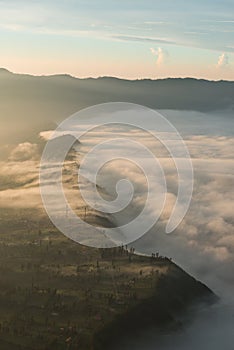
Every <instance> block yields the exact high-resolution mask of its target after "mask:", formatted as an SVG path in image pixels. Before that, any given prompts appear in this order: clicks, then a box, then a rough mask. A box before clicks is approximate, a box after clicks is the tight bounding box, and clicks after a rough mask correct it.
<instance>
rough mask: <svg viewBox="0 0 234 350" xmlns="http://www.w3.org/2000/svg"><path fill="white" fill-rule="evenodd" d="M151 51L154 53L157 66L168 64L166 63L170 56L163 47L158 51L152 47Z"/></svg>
mask: <svg viewBox="0 0 234 350" xmlns="http://www.w3.org/2000/svg"><path fill="white" fill-rule="evenodd" d="M150 51H151V52H152V54H153V55H154V56H156V64H157V66H161V65H162V64H164V63H166V61H167V60H168V58H169V54H168V52H167V50H165V49H162V48H161V47H159V48H158V49H157V50H155V49H154V48H152V47H151V48H150Z"/></svg>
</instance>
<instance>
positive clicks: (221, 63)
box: [216, 52, 229, 69]
mask: <svg viewBox="0 0 234 350" xmlns="http://www.w3.org/2000/svg"><path fill="white" fill-rule="evenodd" d="M228 65H229V57H228V55H227V54H226V53H225V52H223V53H222V54H221V55H220V56H219V59H218V63H217V64H216V68H218V69H219V68H224V67H227V66H228Z"/></svg>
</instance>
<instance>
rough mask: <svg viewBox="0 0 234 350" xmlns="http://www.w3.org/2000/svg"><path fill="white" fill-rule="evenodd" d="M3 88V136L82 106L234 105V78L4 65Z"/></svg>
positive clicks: (0, 72) (0, 111)
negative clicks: (77, 73) (52, 71)
mask: <svg viewBox="0 0 234 350" xmlns="http://www.w3.org/2000/svg"><path fill="white" fill-rule="evenodd" d="M0 91H1V93H0V118H1V130H2V132H1V135H0V136H1V137H3V138H4V137H6V130H9V125H10V126H12V133H13V134H14V135H13V134H12V136H16V135H18V136H19V135H22V133H24V134H25V133H26V134H27V133H28V132H29V130H30V132H31V133H32V130H34V131H35V132H37V131H38V130H42V129H43V128H48V127H49V126H51V125H52V124H54V123H56V122H59V121H60V120H62V119H64V118H66V117H68V116H69V115H71V114H72V113H75V112H77V111H78V110H80V109H82V108H85V107H88V106H91V105H94V104H99V103H105V102H116V101H118V102H132V103H137V104H142V105H145V106H147V107H150V108H154V109H176V110H195V111H202V112H203V111H204V112H206V111H214V110H223V109H234V82H231V81H207V80H197V79H192V78H185V79H180V78H178V79H177V78H176V79H171V78H168V79H160V80H150V79H144V80H123V79H117V78H112V77H101V78H97V79H95V78H87V79H79V78H74V77H72V76H70V75H66V74H65V75H52V76H31V75H26V74H14V73H11V72H9V71H7V70H6V69H3V68H2V69H0ZM5 128H7V129H6V130H5ZM14 129H15V131H16V132H14ZM4 130H5V131H4Z"/></svg>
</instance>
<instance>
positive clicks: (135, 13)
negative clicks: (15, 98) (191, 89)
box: [0, 0, 234, 80]
mask: <svg viewBox="0 0 234 350" xmlns="http://www.w3.org/2000/svg"><path fill="white" fill-rule="evenodd" d="M0 43H1V55H0V66H2V67H5V68H8V69H9V70H12V71H15V72H25V73H32V74H55V73H64V72H65V73H69V74H72V75H75V76H79V77H86V76H94V77H96V76H103V75H112V76H119V77H125V78H130V79H133V78H143V77H149V78H161V77H167V76H194V77H198V78H208V79H229V80H234V60H233V59H234V0H232V1H230V0H229V1H227V0H226V1H217V0H203V1H201V0H197V1H196V2H195V1H188V0H187V1H185V0H164V1H158V0H153V1H150V0H144V1H142V0H141V1H140V0H134V1H133V0H131V1H130V0H125V1H122V0H119V1H114V0H109V1H106V0H99V1H97V0H86V1H81V0H76V1H73V0H71V1H65V0H58V1H54V0H46V1H45V0H41V1H37V0H31V1H29V0H17V1H16V0H8V1H0Z"/></svg>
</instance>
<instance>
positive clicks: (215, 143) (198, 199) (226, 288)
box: [0, 110, 234, 350]
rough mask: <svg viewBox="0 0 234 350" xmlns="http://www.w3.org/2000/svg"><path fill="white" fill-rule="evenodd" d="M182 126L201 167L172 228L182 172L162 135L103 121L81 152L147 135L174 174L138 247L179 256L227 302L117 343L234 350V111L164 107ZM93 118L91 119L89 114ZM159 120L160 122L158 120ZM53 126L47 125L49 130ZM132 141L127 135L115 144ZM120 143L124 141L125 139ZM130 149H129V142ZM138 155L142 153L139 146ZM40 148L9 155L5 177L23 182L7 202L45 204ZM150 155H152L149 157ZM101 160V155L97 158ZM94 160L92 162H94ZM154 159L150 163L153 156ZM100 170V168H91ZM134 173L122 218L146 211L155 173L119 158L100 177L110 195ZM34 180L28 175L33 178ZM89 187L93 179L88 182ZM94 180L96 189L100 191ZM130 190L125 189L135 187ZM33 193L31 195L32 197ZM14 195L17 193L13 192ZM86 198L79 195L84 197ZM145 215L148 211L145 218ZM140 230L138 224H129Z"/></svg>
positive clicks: (24, 146)
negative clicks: (159, 331)
mask: <svg viewBox="0 0 234 350" xmlns="http://www.w3.org/2000/svg"><path fill="white" fill-rule="evenodd" d="M160 113H161V114H162V115H163V116H164V117H166V118H168V120H169V121H170V122H171V123H172V124H173V125H174V126H175V127H176V128H177V130H178V131H179V133H180V134H181V136H182V137H183V139H184V141H185V143H186V145H187V147H188V150H189V152H190V155H191V159H192V164H193V168H194V190H193V195H192V201H191V204H190V207H189V210H188V212H187V214H186V216H185V217H184V219H183V220H182V222H181V223H180V225H179V226H178V227H177V229H176V230H175V231H174V232H172V233H171V234H166V233H165V227H166V224H167V222H168V220H169V218H170V215H171V211H172V208H173V206H174V204H175V200H176V195H177V189H178V186H177V180H178V179H177V173H176V169H175V166H174V165H173V162H172V159H171V158H170V157H169V154H168V152H167V151H165V149H164V148H163V147H162V145H161V144H160V143H156V144H155V140H153V139H152V138H151V137H150V136H149V135H146V134H141V133H138V132H136V131H135V132H134V131H133V130H123V129H121V128H117V129H116V128H115V127H114V126H113V127H108V128H101V129H100V128H99V129H97V130H96V131H93V132H92V133H91V135H85V136H84V137H83V139H82V140H81V141H82V143H81V144H80V145H79V146H78V149H77V151H78V157H81V158H82V156H83V155H84V154H86V152H87V151H89V150H90V149H91V148H92V147H93V146H94V145H95V144H99V143H101V142H102V141H104V140H105V139H109V138H110V137H111V138H112V137H114V136H115V137H117V138H119V137H126V135H127V136H128V137H130V138H131V137H133V138H135V139H137V141H138V142H141V141H142V142H143V143H144V145H145V146H146V147H148V148H149V149H151V150H152V152H153V153H154V154H155V155H156V156H157V157H158V159H159V161H160V163H161V166H162V168H163V170H164V172H165V177H166V182H167V199H166V205H165V208H164V210H163V212H162V215H161V216H160V219H159V220H158V222H157V224H156V225H155V226H154V227H153V228H152V229H150V231H149V232H148V233H147V234H145V235H143V237H141V238H140V239H138V240H137V241H135V242H133V243H132V246H134V248H135V249H136V251H138V252H140V253H143V254H149V255H151V254H152V253H156V252H159V253H160V254H161V255H164V256H167V257H171V258H172V259H173V261H174V262H175V263H176V264H178V265H179V266H181V267H182V268H183V269H184V270H185V271H187V272H188V273H189V274H191V275H193V276H194V277H195V278H197V279H199V280H201V281H202V282H203V283H205V284H206V285H207V286H208V287H210V288H211V289H212V290H213V291H214V292H215V293H216V294H217V295H218V296H220V303H218V304H216V305H213V306H212V307H209V308H204V307H201V308H198V311H197V314H196V317H195V318H193V320H192V322H189V323H188V325H187V327H185V328H184V329H183V331H180V332H175V333H171V334H164V335H163V336H160V337H158V336H156V332H155V330H148V331H147V332H146V333H145V335H144V334H143V335H142V337H141V338H137V339H136V338H135V339H129V343H128V344H120V346H119V348H118V349H117V350H120V349H121V350H123V349H130V348H131V349H135V350H152V349H159V350H177V349H180V350H185V349H186V350H187V349H190V350H195V349H198V348H199V349H201V350H203V349H210V350H220V349H224V350H233V349H234V345H233V344H234V273H233V271H234V259H233V258H234V216H233V206H234V157H233V150H234V116H233V111H219V112H212V113H199V112H191V111H168V110H164V111H160ZM87 122H89V121H87ZM150 127H151V128H157V125H154V124H152V125H151V126H150ZM48 134H49V133H48V132H44V133H43V132H41V134H40V136H41V137H42V138H45V139H46V138H48ZM116 146H120V149H121V147H122V151H123V154H126V152H125V151H127V148H125V145H124V144H123V143H121V142H120V145H117V144H116V143H115V144H114V147H116ZM117 148H118V147H117ZM128 151H129V150H128ZM108 153H109V154H110V155H113V148H111V147H110V146H109V144H107V145H106V148H105V147H104V148H102V153H101V154H99V157H102V155H103V159H104V160H105V159H106V157H107V155H108ZM131 154H132V155H133V158H134V159H133V160H134V161H135V160H136V162H137V160H139V159H140V158H141V157H142V154H141V152H138V151H137V152H134V149H133V150H132V153H131ZM39 159H40V148H39V147H38V144H37V143H36V141H35V143H33V144H32V143H30V142H24V143H20V144H19V145H16V146H15V148H14V149H12V151H11V153H10V155H9V156H8V160H7V161H2V162H1V174H0V175H1V177H2V178H3V180H4V179H5V178H8V177H11V179H12V181H13V180H15V181H16V182H17V184H22V187H18V188H15V189H8V188H6V189H4V188H3V190H2V191H1V199H2V201H1V202H0V206H9V207H11V206H14V207H18V208H21V207H23V208H25V207H27V206H29V207H30V206H31V207H33V208H37V207H38V208H41V206H42V203H41V198H40V195H39V191H38V160H39ZM143 160H144V161H146V162H147V159H143ZM95 162H96V161H94V162H93V164H95ZM91 163H92V162H91ZM146 165H147V164H146ZM91 170H92V169H91ZM123 178H124V179H128V180H129V181H130V182H131V183H132V186H133V189H134V196H133V199H132V202H131V204H130V205H128V206H127V208H126V210H123V211H121V212H120V213H114V214H112V219H113V220H114V221H115V223H117V224H118V225H123V224H125V223H126V222H128V221H129V220H131V219H132V218H134V217H136V216H137V215H139V213H140V212H141V209H142V207H143V206H144V202H145V199H146V197H147V181H145V178H144V174H143V173H142V171H141V170H140V169H139V168H136V167H135V165H134V164H132V163H130V164H127V163H126V161H125V160H121V159H117V160H116V161H113V162H109V163H107V164H106V166H104V167H103V169H102V171H101V172H100V176H98V177H97V184H98V185H99V186H100V188H102V189H103V190H105V191H106V193H108V195H110V196H112V195H113V196H116V183H118V181H119V180H121V179H123ZM27 181H28V183H27ZM160 186H161V184H156V186H155V190H156V192H155V193H156V195H155V201H152V202H151V206H150V207H149V208H148V209H149V210H148V212H147V215H146V217H145V220H148V219H149V218H150V217H155V215H156V214H157V213H158V212H157V211H158V201H157V199H158V197H157V191H159V192H160V188H161V187H160ZM83 187H84V189H86V184H84V186H83ZM92 189H93V187H92V188H91V192H90V197H92V195H93V192H92V191H93V190H92ZM127 194H128V193H127V191H126V192H124V191H123V192H122V193H120V195H127ZM25 198H27V201H25ZM12 199H13V200H12ZM76 204H79V203H76ZM143 220H144V218H143ZM127 234H130V235H132V237H134V232H127Z"/></svg>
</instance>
